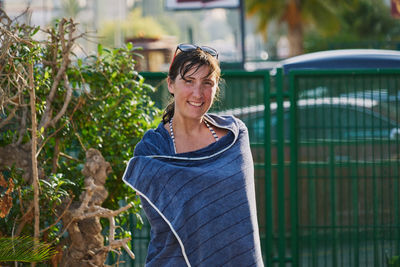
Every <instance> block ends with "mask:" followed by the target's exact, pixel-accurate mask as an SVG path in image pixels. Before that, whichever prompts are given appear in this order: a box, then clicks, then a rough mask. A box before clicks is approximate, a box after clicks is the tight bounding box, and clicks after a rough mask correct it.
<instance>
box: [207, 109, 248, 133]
mask: <svg viewBox="0 0 400 267" xmlns="http://www.w3.org/2000/svg"><path fill="white" fill-rule="evenodd" d="M207 117H208V119H209V120H210V121H211V123H212V124H214V125H215V126H217V127H220V128H226V129H229V130H231V131H232V130H233V131H235V130H239V131H243V130H246V131H247V127H246V125H245V124H244V122H243V121H242V120H241V119H239V118H237V117H235V116H233V115H218V114H214V113H209V114H207Z"/></svg>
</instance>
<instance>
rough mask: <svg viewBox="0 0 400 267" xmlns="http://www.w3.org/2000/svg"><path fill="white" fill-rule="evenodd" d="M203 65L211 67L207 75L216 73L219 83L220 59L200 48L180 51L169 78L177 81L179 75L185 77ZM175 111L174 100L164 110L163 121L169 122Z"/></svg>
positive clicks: (172, 65) (170, 70)
mask: <svg viewBox="0 0 400 267" xmlns="http://www.w3.org/2000/svg"><path fill="white" fill-rule="evenodd" d="M202 66H208V67H209V73H208V75H207V77H208V76H210V75H213V74H215V76H216V79H217V84H219V81H220V76H221V69H220V67H219V62H218V60H217V59H216V58H215V57H213V56H212V55H210V54H209V53H207V52H204V51H203V50H201V49H200V48H197V49H193V50H190V51H185V52H183V51H182V52H180V53H178V54H177V55H176V56H175V58H174V60H173V62H172V64H171V67H170V69H169V73H168V78H169V79H170V80H171V81H175V79H176V77H178V75H180V76H181V77H182V78H184V77H185V75H186V74H187V73H188V72H189V71H191V70H193V69H194V70H195V72H196V71H197V70H198V69H200V68H201V67H202ZM218 92H219V86H217V95H218ZM172 96H173V95H172ZM174 112H175V101H174V100H172V101H171V102H170V103H169V104H168V105H167V107H166V108H165V110H164V113H163V117H162V121H163V123H168V122H169V121H170V120H171V118H172V117H173V116H174Z"/></svg>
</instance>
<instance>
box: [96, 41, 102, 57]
mask: <svg viewBox="0 0 400 267" xmlns="http://www.w3.org/2000/svg"><path fill="white" fill-rule="evenodd" d="M97 53H98V54H99V56H101V55H102V54H103V46H102V45H101V44H98V45H97Z"/></svg>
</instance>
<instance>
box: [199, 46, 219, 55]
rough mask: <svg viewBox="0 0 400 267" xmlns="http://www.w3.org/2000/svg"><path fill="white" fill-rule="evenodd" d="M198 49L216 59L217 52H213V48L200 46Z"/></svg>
mask: <svg viewBox="0 0 400 267" xmlns="http://www.w3.org/2000/svg"><path fill="white" fill-rule="evenodd" d="M200 48H201V50H203V51H204V52H207V53H209V54H210V55H212V56H213V57H217V58H218V52H217V50H215V49H214V48H212V47H209V46H202V47H200Z"/></svg>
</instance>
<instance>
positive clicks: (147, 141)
mask: <svg viewBox="0 0 400 267" xmlns="http://www.w3.org/2000/svg"><path fill="white" fill-rule="evenodd" d="M168 151H169V142H168V133H167V132H166V131H165V129H164V124H163V123H162V122H161V123H160V124H159V125H158V127H157V128H156V129H150V130H148V131H147V132H146V133H145V134H144V135H143V138H142V139H141V140H140V141H139V143H137V145H136V147H135V151H134V156H135V157H137V156H149V155H161V154H165V153H168Z"/></svg>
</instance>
